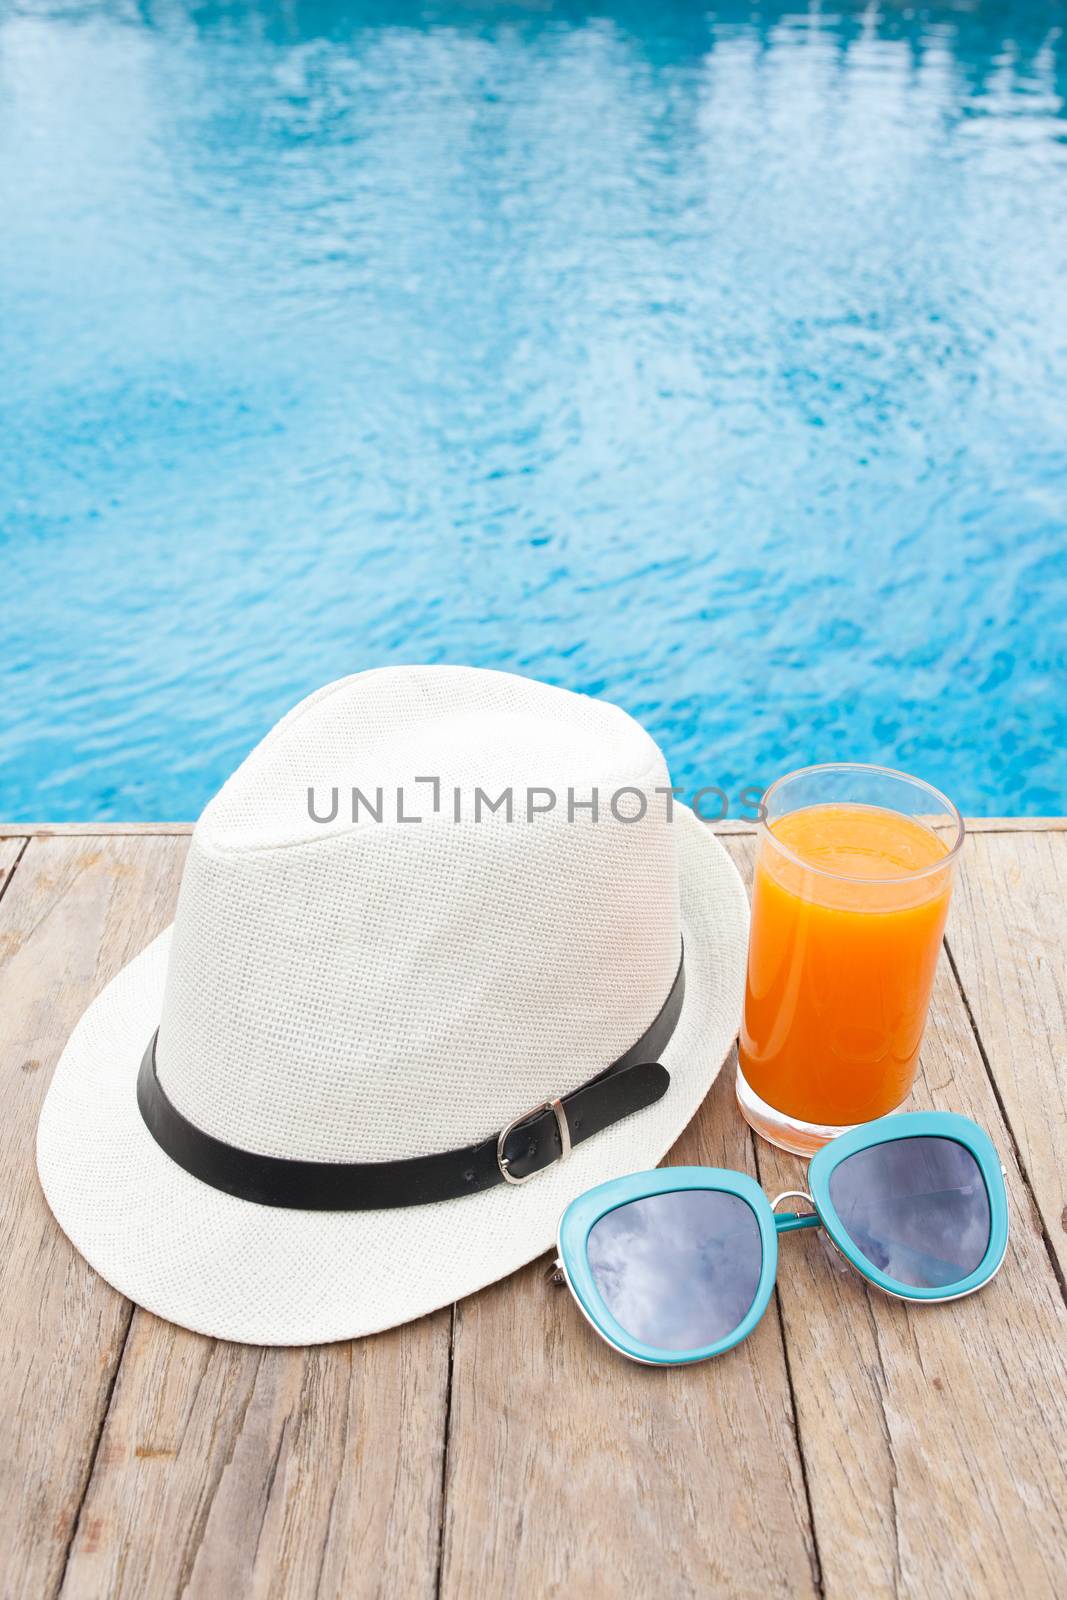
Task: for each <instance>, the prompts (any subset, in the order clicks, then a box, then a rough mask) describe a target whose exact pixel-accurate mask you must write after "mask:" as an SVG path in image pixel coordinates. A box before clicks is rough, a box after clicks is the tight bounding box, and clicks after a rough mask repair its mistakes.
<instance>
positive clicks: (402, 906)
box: [38, 668, 747, 1344]
mask: <svg viewBox="0 0 1067 1600" xmlns="http://www.w3.org/2000/svg"><path fill="white" fill-rule="evenodd" d="M424 774H434V775H439V776H440V778H441V781H442V795H443V804H442V808H441V811H440V813H439V814H438V815H436V816H434V815H432V814H430V796H429V791H428V790H424V791H423V793H424V798H423V800H422V801H421V802H420V803H421V805H422V808H423V810H424V811H425V812H426V813H427V815H426V817H425V820H424V821H423V822H422V823H421V824H418V825H404V824H399V823H396V822H395V820H392V821H391V820H390V819H389V818H388V816H387V817H386V818H385V820H383V821H382V822H381V823H376V822H373V821H370V820H362V821H360V822H359V823H357V824H353V823H352V821H351V816H350V814H349V813H348V812H347V808H346V805H345V803H344V799H345V797H346V795H347V790H348V788H349V787H350V786H351V785H352V784H357V785H358V786H359V787H360V788H361V789H362V790H363V792H364V793H365V794H369V793H371V792H372V791H373V790H374V789H375V788H376V787H377V786H378V785H379V784H380V785H382V786H383V787H384V788H385V789H386V791H387V792H388V790H389V788H390V787H391V788H393V789H394V790H395V787H396V785H397V784H398V783H402V784H404V785H405V786H409V785H411V783H412V780H413V779H414V778H415V777H418V776H420V775H424ZM667 782H668V779H667V775H666V769H665V767H664V765H663V761H662V757H661V756H660V754H659V751H658V750H657V748H656V746H655V745H654V743H653V742H652V741H651V740H650V739H649V738H648V736H647V735H646V734H645V733H644V732H643V730H641V729H640V728H639V727H638V726H637V724H635V723H633V722H632V721H631V719H629V718H628V717H626V716H625V714H624V713H622V712H621V711H619V710H618V709H617V708H615V707H610V706H606V705H605V704H604V703H603V702H598V701H592V700H587V699H585V698H583V697H579V696H574V695H570V694H567V693H566V692H565V691H561V690H553V689H549V688H547V687H546V686H544V685H539V684H535V683H530V682H529V681H528V680H523V679H515V678H511V677H508V676H506V675H503V674H496V673H482V672H476V671H473V670H471V669H460V668H435V669H390V670H388V671H385V672H381V673H369V674H363V675H360V676H359V677H357V678H353V679H347V680H344V681H343V682H342V683H341V684H338V685H333V686H331V687H330V688H329V689H326V690H323V691H321V692H320V693H319V694H318V695H315V696H312V697H311V699H310V700H308V701H305V702H304V703H303V704H302V706H300V707H297V708H296V710H295V711H294V712H292V713H290V715H289V716H288V717H287V718H285V719H284V720H283V721H282V723H280V724H279V725H278V727H277V728H276V729H275V730H274V731H273V732H272V733H271V735H269V736H268V738H267V739H266V740H265V741H264V742H263V744H262V745H260V746H259V747H258V749H257V750H256V751H254V752H253V753H252V755H251V756H250V757H249V758H248V760H247V761H246V762H245V763H244V765H243V766H242V768H241V769H240V770H239V771H238V773H236V774H235V776H234V778H233V779H231V780H230V782H229V783H228V784H227V785H226V786H225V787H224V789H223V790H222V791H221V793H220V794H219V796H217V797H216V799H215V800H214V801H212V803H211V805H210V806H209V807H208V808H207V810H206V811H205V813H204V815H203V817H202V818H201V821H200V823H199V824H198V826H197V830H196V833H195V835H194V839H193V842H192V845H191V848H190V855H189V861H188V864H187V867H186V872H185V875H184V878H183V883H182V889H181V894H180V896H179V905H178V912H177V917H176V922H175V927H174V929H173V930H172V931H168V933H166V934H164V935H163V936H162V937H161V938H160V939H158V940H156V941H155V943H154V944H152V945H151V946H150V947H149V948H148V949H147V950H146V951H144V952H143V953H142V954H141V955H140V956H139V957H138V958H137V959H136V960H135V961H133V962H131V964H130V965H129V966H128V967H127V968H126V969H125V971H124V972H122V973H121V974H120V975H119V976H118V977H117V978H116V979H115V980H114V981H113V982H112V983H111V984H110V985H109V987H108V988H107V989H106V990H105V991H104V993H103V994H102V995H101V996H100V997H99V998H98V999H97V1000H96V1001H95V1002H94V1003H93V1005H92V1006H91V1007H90V1008H89V1010H88V1011H87V1012H86V1014H85V1016H84V1017H83V1018H82V1020H81V1022H80V1023H79V1025H78V1027H77V1029H76V1030H75V1032H74V1034H73V1035H72V1037H71V1039H70V1041H69V1043H68V1045H67V1048H66V1050H65V1052H64V1054H63V1057H62V1059H61V1061H60V1064H59V1066H58V1068H57V1070H56V1075H55V1078H54V1080H53V1083H52V1086H51V1088H50V1090H49V1094H48V1097H47V1099H46V1102H45V1106H44V1109H43V1112H42V1116H41V1123H40V1128H39V1135H38V1165H39V1170H40V1174H41V1181H42V1184H43V1187H44V1190H45V1194H46V1196H47V1198H48V1200H49V1203H50V1205H51V1206H52V1209H53V1211H54V1212H55V1214H56V1216H57V1218H58V1220H59V1222H60V1224H61V1225H62V1226H63V1227H64V1229H65V1230H66V1232H67V1233H68V1234H69V1236H70V1238H71V1239H72V1241H73V1242H74V1244H75V1245H76V1246H77V1247H78V1248H79V1249H80V1250H81V1251H82V1253H83V1254H84V1255H85V1256H86V1257H87V1259H88V1260H89V1261H90V1262H91V1263H92V1264H93V1265H94V1266H95V1267H96V1268H97V1270H98V1271H100V1272H101V1273H102V1275H103V1276H104V1277H105V1278H107V1279H108V1281H109V1282H111V1283H112V1284H114V1285H115V1287H116V1288H118V1289H120V1290H121V1291H122V1292H123V1293H125V1294H127V1295H128V1296H129V1297H130V1298H132V1299H134V1300H135V1301H137V1302H138V1303H139V1304H141V1305H144V1306H146V1307H147V1308H148V1309H149V1310H152V1311H154V1312H156V1313H157V1314H159V1315H161V1316H164V1317H167V1318H169V1319H171V1320H173V1321H175V1322H179V1323H181V1324H183V1325H185V1326H188V1327H191V1328H195V1329H197V1330H199V1331H201V1332H205V1333H210V1334H214V1335H216V1336H219V1337H222V1338H230V1339H237V1340H243V1341H247V1342H250V1343H259V1344H304V1343H316V1342H320V1341H324V1340H331V1339H340V1338H346V1337H353V1336H356V1335H360V1334H366V1333H371V1332H374V1331H376V1330H377V1329H380V1328H384V1327H388V1326H392V1325H394V1324H396V1323H398V1322H403V1321H407V1320H409V1319H410V1318H412V1317H416V1316H419V1315H421V1314H423V1313H425V1312H428V1311H430V1310H433V1309H435V1308H436V1307H437V1306H439V1305H442V1304H446V1303H447V1302H449V1301H451V1300H453V1299H456V1298H458V1297H461V1296H463V1295H465V1294H469V1293H471V1292H473V1291H474V1290H476V1289H478V1288H480V1287H482V1286H483V1285H484V1284H486V1283H489V1282H492V1281H493V1280H494V1279H496V1278H499V1277H501V1276H503V1275H505V1274H506V1273H508V1272H511V1271H513V1270H514V1269H515V1268H517V1267H518V1266H520V1265H522V1264H523V1263H524V1262H526V1261H528V1260H530V1259H532V1258H533V1257H534V1256H536V1255H538V1254H540V1253H541V1252H542V1251H543V1250H545V1249H547V1248H548V1247H549V1246H550V1245H551V1243H552V1240H553V1236H554V1231H555V1226H556V1223H557V1221H558V1218H559V1215H560V1212H561V1211H562V1210H563V1208H564V1207H565V1206H566V1205H567V1204H568V1202H569V1201H570V1200H571V1199H572V1198H573V1197H574V1196H575V1195H577V1194H579V1193H581V1192H582V1191H583V1190H584V1189H586V1188H588V1187H589V1186H590V1185H592V1184H595V1183H599V1182H601V1181H603V1180H604V1179H606V1178H608V1177H612V1176H615V1175H617V1174H619V1173H622V1172H625V1171H629V1170H633V1169H634V1168H637V1167H642V1166H649V1165H652V1164H654V1163H655V1162H656V1161H658V1160H659V1159H660V1158H661V1157H662V1156H663V1155H664V1154H665V1152H666V1151H667V1149H668V1148H669V1147H670V1145H671V1144H672V1143H673V1142H674V1140H675V1139H676V1138H677V1136H678V1134H679V1133H680V1132H681V1131H682V1129H683V1128H684V1126H685V1124H686V1123H687V1122H688V1121H689V1119H690V1118H691V1116H692V1115H693V1113H694V1111H695V1110H696V1108H697V1106H698V1105H699V1103H700V1101H701V1099H702V1098H703V1096H704V1095H705V1093H706V1092H707V1089H708V1088H709V1086H710V1084H711V1082H712V1081H713V1079H714V1077H715V1076H716V1073H717V1072H718V1070H719V1067H720V1065H721V1063H722V1060H723V1057H724V1056H725V1054H726V1052H727V1050H728V1049H729V1045H730V1043H731V1041H732V1038H733V1036H734V1033H735V1031H736V1027H737V1021H738V1017H739V1012H740V1004H741V993H742V983H743V965H744V950H745V942H746V935H747V904H746V900H745V895H744V891H743V889H742V887H741V884H740V882H739V880H738V877H737V874H736V872H735V870H734V868H733V866H732V864H731V863H730V861H729V859H728V857H727V856H726V854H725V852H724V851H723V849H722V847H721V845H720V844H719V843H718V841H717V840H716V839H715V838H714V836H713V835H712V834H711V833H710V831H709V830H707V829H706V828H704V827H703V826H702V825H701V824H700V823H698V822H697V821H696V820H695V819H694V818H693V817H692V816H691V814H690V813H688V812H687V811H685V809H684V808H683V807H681V806H676V807H675V820H674V822H673V823H668V822H667V821H666V807H665V804H664V802H663V800H662V798H657V799H656V800H655V804H654V805H653V804H652V803H651V802H650V804H649V808H648V813H647V815H646V817H645V819H644V820H643V821H642V822H640V823H634V824H621V823H618V822H615V821H614V820H612V819H610V818H608V819H606V820H605V817H604V816H603V814H602V815H601V817H600V819H599V820H598V821H597V822H593V820H592V818H591V817H590V816H589V814H588V813H586V812H580V811H579V812H577V813H576V815H575V819H574V820H573V821H569V820H568V819H567V814H566V801H565V792H566V788H567V786H568V785H570V786H573V787H574V788H575V790H576V791H577V792H578V797H579V798H585V797H586V796H587V793H588V789H589V787H590V786H592V785H593V784H596V785H597V786H598V787H599V788H600V790H601V794H602V796H603V798H604V801H605V803H606V800H607V797H608V796H609V795H610V793H611V792H612V791H613V790H614V789H616V788H618V787H620V786H621V785H628V786H632V787H634V788H637V789H641V790H642V791H644V792H646V793H647V794H649V795H650V796H651V795H652V791H653V790H654V789H655V788H656V787H657V786H661V785H666V783H667ZM309 784H314V785H315V786H316V788H317V790H318V792H319V793H320V794H322V795H327V794H328V792H329V790H330V789H331V788H332V787H333V786H334V785H338V786H339V787H340V789H341V795H342V805H341V809H340V814H339V816H338V818H337V819H336V821H335V822H332V823H329V824H317V823H312V822H310V821H309V819H308V816H307V808H306V798H307V788H308V785H309ZM508 784H510V785H512V786H513V787H514V789H515V791H516V818H515V820H514V821H513V822H511V823H508V822H506V821H505V819H504V817H503V815H497V816H492V815H490V816H483V818H482V820H481V821H480V822H478V823H475V822H474V821H473V819H469V820H466V821H463V822H460V823H458V824H457V823H456V822H454V821H453V819H452V812H451V807H450V804H449V800H448V799H445V798H444V797H450V791H451V789H452V787H453V786H459V787H461V788H462V789H464V791H465V794H472V793H473V787H474V786H475V785H480V786H481V787H483V788H484V789H486V791H487V792H488V793H490V794H491V795H494V796H495V795H496V794H498V793H499V791H500V789H501V788H503V787H504V786H506V785H508ZM527 784H531V785H541V786H551V787H554V788H558V789H559V790H560V791H561V793H562V796H563V798H562V801H561V804H560V806H559V807H557V810H556V812H554V813H551V814H549V815H547V816H544V817H540V816H539V817H537V818H536V819H535V820H534V821H533V822H531V823H527V822H526V821H525V820H520V812H521V803H522V802H521V799H520V791H521V792H524V791H525V787H526V785H527ZM409 794H411V795H412V796H414V794H415V791H412V790H409ZM680 933H681V934H682V935H683V936H684V939H685V950H686V982H687V988H686V999H685V1005H684V1008H683V1014H682V1018H681V1021H680V1023H679V1026H678V1028H677V1030H676V1033H675V1035H674V1037H673V1039H672V1040H671V1043H670V1045H669V1046H668V1048H667V1050H666V1051H664V1052H663V1054H662V1057H661V1059H662V1060H663V1062H664V1064H665V1065H666V1066H667V1067H668V1069H669V1071H670V1072H671V1087H670V1089H669V1091H668V1093H667V1095H666V1096H665V1097H664V1099H663V1100H662V1101H660V1102H659V1103H658V1104H657V1105H656V1106H654V1107H652V1108H650V1109H649V1110H647V1111H644V1112H642V1113H640V1114H638V1115H637V1116H634V1117H631V1118H629V1119H627V1120H626V1121H624V1122H622V1123H619V1124H617V1125H616V1126H615V1127H614V1128H612V1129H610V1130H608V1131H606V1132H605V1133H603V1134H600V1135H598V1136H597V1137H595V1138H594V1139H591V1140H589V1141H588V1142H587V1143H586V1144H584V1145H582V1146H580V1147H579V1148H578V1149H577V1150H575V1151H574V1152H573V1154H572V1156H571V1158H570V1160H569V1161H567V1162H566V1163H562V1164H559V1165H557V1166H555V1167H553V1168H550V1169H548V1170H546V1171H545V1172H543V1173H541V1174H539V1175H538V1177H537V1178H536V1179H534V1180H533V1181H532V1182H531V1183H530V1184H528V1185H525V1186H524V1187H522V1188H519V1189H515V1188H511V1187H507V1186H500V1187H498V1188H496V1189H494V1190H490V1191H487V1192H486V1193H483V1194H481V1195H474V1196H465V1197H463V1198H462V1199H460V1200H457V1201H452V1202H448V1203H443V1204H439V1205H434V1206H425V1207H413V1208H404V1209H399V1210H395V1211H385V1212H369V1213H361V1212H344V1213H320V1212H301V1211H291V1210H278V1209H273V1208H264V1207H259V1206H255V1205H251V1204H249V1203H247V1202H244V1201H240V1200H236V1199H234V1198H232V1197H231V1196H228V1195H224V1194H221V1193H219V1192H218V1191H216V1190H214V1189H212V1188H210V1187H209V1186H207V1185H205V1184H203V1183H201V1182H200V1181H198V1180H197V1179H195V1178H193V1177H191V1176H190V1175H188V1174H187V1173H185V1172H184V1171H182V1170H181V1169H180V1168H179V1167H177V1166H176V1165H175V1164H174V1163H173V1162H171V1161H170V1160H169V1158H168V1157H167V1156H165V1155H164V1154H163V1152H162V1151H161V1150H160V1149H159V1147H158V1146H157V1145H156V1144H155V1142H154V1141H153V1140H152V1138H151V1136H150V1135H149V1134H148V1132H147V1130H146V1129H145V1127H144V1125H143V1123H142V1122H141V1119H140V1115H139V1113H138V1110H137V1104H136V1096H135V1081H136V1074H137V1069H138V1066H139V1063H140V1058H141V1055H142V1053H143V1051H144V1047H145V1044H146V1043H147V1040H148V1038H149V1036H150V1035H151V1033H152V1031H153V1029H154V1028H155V1027H156V1026H157V1024H158V1025H159V1026H160V1046H159V1070H160V1077H161V1079H162V1081H163V1083H164V1086H165V1087H166V1089H167V1092H168V1094H170V1096H171V1098H172V1099H173V1100H174V1101H175V1102H176V1103H177V1104H178V1105H179V1106H180V1108H181V1109H182V1110H183V1111H184V1112H185V1113H186V1115H187V1116H190V1117H191V1118H193V1120H195V1121H197V1122H198V1123H199V1124H200V1125H201V1126H203V1127H205V1128H207V1129H208V1130H209V1131H210V1132H212V1133H214V1134H216V1135H217V1136H218V1137H220V1138H224V1139H228V1140H229V1141H230V1142H232V1143H235V1144H239V1145H242V1146H243V1147H245V1148H248V1149H257V1150H261V1151H264V1152H266V1153H268V1154H272V1155H283V1156H284V1155H290V1156H301V1157H306V1158H311V1159H318V1160H384V1159H388V1158H391V1157H394V1156H402V1155H415V1154H420V1153H424V1152H427V1151H432V1150H440V1149H447V1148H450V1147H452V1146H454V1145H461V1144H466V1143H469V1142H471V1141H472V1140H474V1139H478V1138H482V1137H485V1136H486V1135H487V1134H489V1133H491V1132H494V1131H496V1130H497V1129H499V1128H500V1127H501V1126H503V1125H504V1124H505V1123H506V1122H507V1121H509V1120H510V1119H511V1118H512V1117H514V1116H516V1115H518V1114H519V1113H520V1112H521V1111H523V1110H525V1109H527V1108H528V1107H529V1106H530V1105H532V1104H534V1103H536V1102H538V1101H540V1100H543V1099H545V1098H547V1097H549V1096H552V1095H556V1094H560V1093H565V1092H566V1091H567V1090H568V1089H570V1088H574V1087H576V1086H577V1085H578V1084H579V1083H581V1082H584V1081H585V1080H586V1079H587V1078H589V1077H591V1076H592V1075H593V1074H594V1073H595V1072H596V1071H599V1070H600V1069H601V1068H602V1067H603V1066H605V1065H607V1064H608V1062H609V1061H611V1060H612V1059H613V1058H614V1057H615V1056H617V1055H619V1054H620V1053H621V1052H622V1051H623V1050H624V1049H625V1048H626V1047H627V1046H628V1045H629V1044H631V1043H632V1041H633V1040H634V1039H635V1038H636V1037H638V1035H639V1034H640V1033H641V1032H642V1031H643V1030H644V1028H646V1027H647V1026H648V1024H649V1023H650V1022H651V1020H652V1018H653V1016H654V1015H655V1013H656V1012H657V1010H658V1009H659V1006H660V1004H661V1003H662V1000H663V999H664V997H665V995H666V993H667V991H668V989H669V987H670V982H671V979H672V977H673V975H674V968H675V966H676V963H677V952H678V942H679V934H680Z"/></svg>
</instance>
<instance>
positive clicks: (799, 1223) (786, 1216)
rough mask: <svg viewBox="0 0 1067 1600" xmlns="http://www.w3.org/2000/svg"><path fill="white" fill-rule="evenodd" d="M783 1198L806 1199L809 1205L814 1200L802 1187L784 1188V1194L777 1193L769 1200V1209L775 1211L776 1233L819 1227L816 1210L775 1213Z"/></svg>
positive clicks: (819, 1219)
mask: <svg viewBox="0 0 1067 1600" xmlns="http://www.w3.org/2000/svg"><path fill="white" fill-rule="evenodd" d="M783 1200H806V1201H807V1202H808V1205H809V1206H814V1204H815V1202H814V1200H813V1199H812V1198H811V1195H810V1194H808V1193H807V1192H806V1191H805V1190H804V1189H786V1191H785V1192H784V1194H780V1195H777V1196H776V1197H775V1198H774V1199H773V1200H772V1201H771V1210H772V1211H773V1212H775V1213H776V1215H775V1218H774V1227H775V1232H776V1233H796V1231H797V1229H798V1228H819V1227H821V1226H822V1218H821V1217H820V1216H819V1214H818V1212H817V1211H814V1210H813V1211H783V1212H782V1214H781V1216H778V1215H777V1211H778V1207H779V1206H780V1205H781V1203H782V1201H783Z"/></svg>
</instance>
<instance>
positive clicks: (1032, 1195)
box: [945, 937, 1067, 1305]
mask: <svg viewBox="0 0 1067 1600" xmlns="http://www.w3.org/2000/svg"><path fill="white" fill-rule="evenodd" d="M945 955H946V957H947V959H948V964H949V969H950V971H951V973H952V979H953V982H954V983H955V985H956V988H957V990H958V991H959V996H960V1000H961V1002H962V1004H963V1009H964V1012H965V1013H966V1016H967V1022H968V1025H969V1027H970V1030H971V1033H972V1034H973V1035H974V1043H975V1048H976V1049H977V1051H978V1054H979V1056H980V1057H981V1060H982V1067H983V1069H984V1071H985V1075H986V1077H987V1078H988V1079H989V1087H990V1088H991V1089H992V1091H993V1098H994V1099H995V1100H996V1102H997V1109H998V1111H999V1112H1000V1115H1001V1120H1002V1121H1003V1123H1004V1131H1005V1132H1006V1133H1007V1135H1008V1138H1009V1139H1010V1140H1011V1148H1012V1153H1013V1154H1014V1156H1015V1161H1016V1165H1017V1166H1018V1168H1019V1176H1020V1177H1021V1178H1022V1180H1023V1184H1024V1186H1025V1188H1026V1193H1027V1195H1028V1196H1029V1199H1030V1207H1031V1210H1032V1211H1033V1213H1034V1221H1035V1223H1036V1225H1037V1227H1038V1229H1039V1231H1040V1233H1041V1242H1042V1244H1043V1245H1044V1247H1045V1254H1046V1255H1047V1256H1048V1258H1049V1262H1050V1264H1051V1266H1052V1271H1053V1274H1054V1276H1055V1279H1056V1282H1057V1283H1058V1284H1059V1286H1060V1294H1061V1295H1062V1296H1063V1302H1064V1305H1067V1280H1065V1279H1064V1275H1063V1269H1062V1268H1061V1266H1060V1260H1059V1256H1058V1255H1057V1254H1056V1247H1055V1245H1054V1244H1053V1242H1052V1235H1051V1234H1050V1233H1049V1230H1048V1226H1047V1224H1046V1222H1045V1215H1044V1212H1043V1211H1042V1209H1041V1207H1040V1205H1039V1204H1038V1199H1037V1192H1036V1190H1035V1188H1034V1185H1033V1182H1032V1180H1031V1177H1030V1169H1029V1167H1028V1166H1027V1164H1026V1158H1025V1156H1024V1154H1023V1149H1022V1146H1021V1144H1020V1143H1019V1140H1018V1139H1017V1138H1016V1136H1015V1129H1014V1128H1013V1127H1012V1122H1011V1118H1010V1116H1009V1115H1008V1108H1007V1106H1006V1105H1005V1103H1004V1096H1003V1095H1002V1094H1001V1092H1000V1085H999V1084H998V1083H997V1080H996V1078H995V1077H994V1075H993V1067H992V1063H991V1062H990V1060H989V1052H988V1051H987V1049H986V1047H985V1041H984V1040H983V1038H982V1035H981V1033H980V1032H979V1029H978V1021H977V1018H976V1017H975V1014H974V1012H973V1010H972V1009H971V1000H970V996H969V995H968V993H967V990H966V989H965V987H964V984H963V979H962V978H961V977H960V970H959V967H958V966H957V965H956V957H955V956H954V955H953V953H952V946H951V945H950V944H949V941H948V939H947V937H946V939H945Z"/></svg>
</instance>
